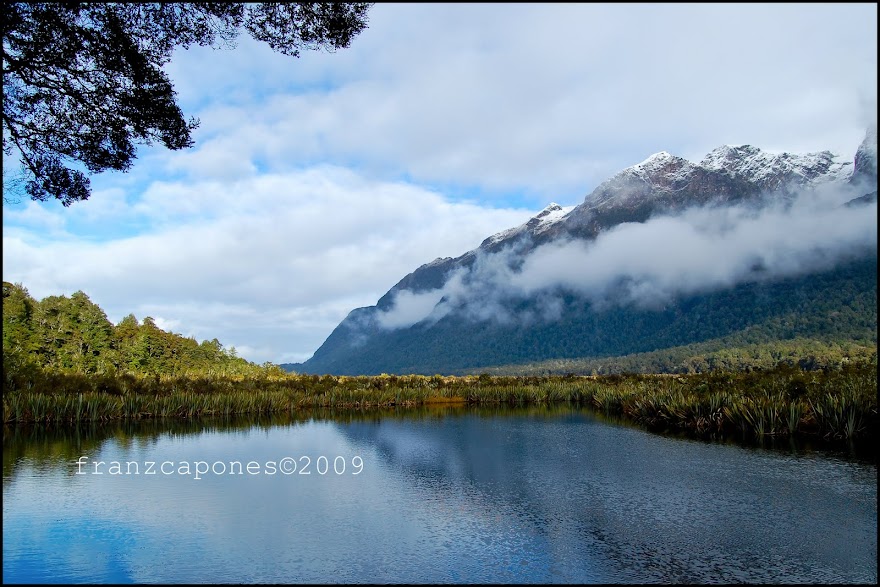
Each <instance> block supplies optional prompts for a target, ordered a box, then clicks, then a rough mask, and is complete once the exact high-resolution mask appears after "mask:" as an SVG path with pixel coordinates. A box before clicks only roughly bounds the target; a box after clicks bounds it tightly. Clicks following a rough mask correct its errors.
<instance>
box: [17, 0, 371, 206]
mask: <svg viewBox="0 0 880 587" xmlns="http://www.w3.org/2000/svg"><path fill="white" fill-rule="evenodd" d="M370 6H371V4H370V3H361V2H356V3H281V2H268V3H259V4H256V3H254V4H252V3H242V2H231V3H220V2H217V3H207V2H206V3H143V4H141V3H75V2H65V3H5V2H4V3H3V4H2V8H0V10H2V33H3V153H4V155H6V156H8V157H13V156H15V155H17V156H18V157H19V159H20V162H21V171H22V176H21V178H22V180H23V183H24V190H25V193H26V194H27V195H28V196H29V197H30V198H31V199H33V200H40V201H46V200H49V199H50V198H57V199H58V200H60V201H61V203H62V204H63V205H64V206H69V205H70V204H72V203H73V202H76V201H80V200H86V199H88V197H89V195H90V194H91V187H90V181H89V178H88V175H87V174H93V173H100V172H102V171H106V170H108V169H111V170H115V171H127V170H128V169H129V168H130V167H131V165H132V162H133V161H134V160H135V158H136V149H135V146H136V145H137V144H147V145H149V144H154V143H155V142H160V143H161V144H162V145H164V146H165V147H167V148H168V149H172V150H178V149H184V148H187V147H191V146H192V145H193V140H192V135H191V133H192V131H193V130H194V129H195V128H196V127H197V126H198V120H196V119H194V118H190V119H189V120H186V119H185V118H184V115H183V112H182V111H181V109H180V107H179V106H178V105H177V102H176V101H175V92H174V87H173V85H172V84H171V81H170V80H169V79H168V76H167V75H166V74H165V72H164V71H163V69H162V68H163V66H164V65H165V64H167V63H168V61H169V59H170V58H171V54H172V52H173V51H174V49H175V48H177V47H183V48H187V47H190V46H192V45H201V46H211V47H223V46H232V45H233V42H234V41H235V39H236V38H237V37H238V35H239V33H240V31H241V29H242V28H244V29H246V30H247V31H248V33H249V34H250V35H251V36H252V37H253V38H254V39H256V40H258V41H263V42H265V43H267V44H268V45H269V46H270V47H271V48H272V49H273V50H275V51H278V52H280V53H282V54H284V55H290V56H293V57H297V56H299V52H300V50H303V49H310V50H318V49H324V50H327V51H333V50H336V49H340V48H345V47H348V46H349V44H350V43H351V40H352V39H353V38H354V37H355V36H356V35H358V34H359V33H360V32H361V31H362V30H364V29H365V28H366V26H367V11H368V10H369V8H370ZM77 167H79V169H78V168H77ZM83 168H84V169H83ZM4 183H5V180H4ZM5 187H6V186H4V188H5ZM4 199H8V198H7V195H6V190H5V189H4Z"/></svg>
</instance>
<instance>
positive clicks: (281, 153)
mask: <svg viewBox="0 0 880 587" xmlns="http://www.w3.org/2000/svg"><path fill="white" fill-rule="evenodd" d="M876 54H877V25H876V6H872V5H847V6H837V5H834V6H832V5H811V6H800V5H715V6H711V5H697V6H694V5H690V6H675V5H654V6H652V5H639V6H631V5H623V6H611V5H596V4H586V5H577V4H575V5H546V4H544V5H518V6H509V7H505V9H503V10H500V9H498V8H497V7H493V6H489V5H461V4H459V5H429V6H424V5H382V4H379V5H377V6H375V7H374V8H373V10H372V12H371V18H370V27H369V28H368V29H367V30H366V31H365V32H364V33H362V34H361V35H360V36H359V37H357V38H356V39H355V40H354V42H353V43H352V46H351V47H349V48H348V49H346V50H344V51H340V52H338V53H336V54H333V55H324V54H312V53H308V54H304V55H303V57H302V58H300V59H299V60H292V59H287V58H284V57H283V56H280V55H276V54H273V53H272V52H271V51H270V50H268V48H266V47H261V46H259V45H257V44H256V43H254V42H252V41H250V40H249V39H242V41H241V43H240V47H239V49H237V50H236V51H235V52H231V53H230V52H211V51H209V50H201V51H196V50H191V51H189V52H187V53H186V54H181V56H180V58H179V60H178V61H177V62H176V63H175V64H174V71H175V72H176V77H175V79H176V80H178V84H179V85H180V86H181V87H183V88H184V94H189V93H192V94H193V95H198V96H201V95H203V94H202V93H200V92H196V90H195V88H193V87H192V84H193V83H197V84H198V88H201V89H203V88H204V87H206V86H211V87H214V88H218V89H219V90H220V91H219V95H222V96H225V95H226V94H227V92H231V91H232V90H233V89H234V88H235V87H237V86H238V85H239V84H240V83H241V80H254V83H257V82H259V83H260V84H262V85H260V86H257V87H260V88H262V89H263V90H264V92H263V93H254V94H253V96H251V99H249V100H247V101H236V100H234V99H227V100H224V101H222V103H221V104H220V105H213V106H211V107H209V108H206V109H205V110H203V111H201V112H200V115H201V117H202V122H203V129H202V130H201V131H200V132H201V133H203V134H202V135H200V136H202V140H201V142H200V144H199V147H198V148H197V150H196V151H194V152H192V153H189V154H187V155H186V156H184V157H183V158H181V159H179V160H177V163H176V165H180V164H185V165H187V166H189V169H191V171H193V172H194V173H211V174H214V173H218V172H222V173H232V174H247V173H250V171H251V170H250V168H249V167H248V165H247V164H246V161H239V162H238V163H235V162H232V161H229V162H228V164H227V162H226V160H227V158H231V157H232V156H231V155H230V154H231V153H245V154H249V155H250V156H251V157H252V158H260V159H264V160H265V162H266V163H267V164H269V165H270V166H272V167H273V168H287V167H288V166H291V165H293V166H297V165H302V164H309V163H312V162H315V161H331V162H334V163H337V164H346V165H347V164H349V163H352V162H354V163H357V164H358V165H363V166H365V167H366V168H369V169H371V170H373V171H375V172H376V173H379V174H389V173H390V174H406V175H407V176H408V177H411V178H412V179H413V180H415V181H419V182H429V183H434V184H437V183H443V184H450V185H468V186H478V187H480V188H482V189H484V190H487V191H488V192H494V193H496V194H498V197H503V195H504V193H505V192H506V191H508V190H520V191H525V192H527V193H528V194H529V195H530V196H531V197H532V198H533V201H534V202H535V205H536V206H540V205H542V204H545V203H546V202H547V201H549V200H551V199H553V200H557V201H560V200H561V201H563V203H577V202H578V201H579V199H580V198H582V197H583V195H585V194H586V193H587V191H589V189H590V188H591V187H593V186H595V185H596V184H597V183H598V182H600V181H602V180H603V179H605V178H606V177H607V176H609V175H611V174H613V173H614V172H616V171H618V170H619V169H621V168H623V167H625V166H628V165H630V164H633V163H636V162H638V161H641V160H642V159H644V158H645V157H646V156H647V155H649V154H651V153H653V152H656V151H660V150H668V151H670V152H675V153H680V154H681V155H683V156H686V157H688V158H696V159H697V160H698V159H699V158H700V157H702V155H704V154H705V153H706V152H708V151H709V150H711V149H712V148H714V147H717V146H719V145H721V144H743V143H751V144H755V145H757V146H760V147H762V148H766V149H769V150H777V151H782V150H789V151H794V152H806V151H813V150H821V149H831V150H834V151H837V152H839V153H841V154H843V155H845V156H851V155H852V154H853V153H854V151H855V147H856V146H857V145H858V142H859V140H860V139H861V135H862V133H863V132H864V128H865V126H866V125H865V121H864V120H863V118H864V116H863V112H864V107H863V104H864V103H874V104H876V82H877V61H876ZM244 56H248V59H245V58H244ZM255 62H259V63H261V67H260V68H254V65H253V64H254V63H255ZM206 63H211V64H214V65H213V67H206V65H205V64H206ZM227 67H231V68H232V71H230V72H229V74H228V75H227V76H226V77H225V79H223V80H219V79H216V76H214V74H213V73H212V72H213V71H215V70H219V69H221V68H223V69H224V70H225V68H227ZM205 76H212V77H210V79H209V80H205V79H203V78H204V77H205ZM285 84H286V85H285ZM216 102H220V100H219V99H216V98H215V99H214V100H213V102H212V103H216ZM242 159H243V160H245V159H246V157H242Z"/></svg>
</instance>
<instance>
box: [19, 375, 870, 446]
mask: <svg viewBox="0 0 880 587" xmlns="http://www.w3.org/2000/svg"><path fill="white" fill-rule="evenodd" d="M450 403H460V404H472V405H492V404H507V405H511V406H520V405H529V404H555V403H569V404H574V405H582V406H590V407H592V408H594V409H596V410H598V411H600V412H602V413H605V414H608V415H615V416H620V417H623V418H626V419H629V420H632V421H635V422H637V423H640V424H643V425H645V426H647V427H649V428H652V429H660V430H679V431H687V432H689V433H692V434H695V435H699V436H706V435H722V436H725V435H726V436H730V435H739V436H742V437H756V438H762V437H766V436H793V435H797V434H814V435H819V436H823V437H827V438H848V439H854V438H863V437H868V438H873V437H875V436H876V428H877V378H876V372H875V371H874V370H873V369H867V368H862V369H856V370H848V371H834V372H828V373H823V372H809V373H804V372H800V371H798V370H791V369H777V370H774V371H766V372H755V373H709V374H695V375H675V376H666V375H608V376H598V377H596V376H594V377H589V376H565V377H559V376H556V377H534V376H528V377H523V376H517V377H513V376H510V377H502V376H489V375H486V374H483V375H480V376H474V375H469V376H464V377H442V376H439V375H435V376H432V377H427V376H421V375H405V376H395V375H379V376H375V377H343V376H330V375H325V376H313V375H293V374H289V375H271V376H268V375H264V376H258V377H242V376H214V377H209V376H203V375H202V376H189V377H187V376H177V377H169V376H162V377H159V376H138V375H133V374H130V373H124V374H121V375H117V376H114V377H110V376H106V375H98V376H93V377H85V376H82V375H78V374H70V373H63V372H57V371H31V372H29V373H28V374H27V375H26V376H25V375H20V374H18V375H17V374H12V375H8V374H7V376H6V377H5V383H4V391H3V420H4V422H6V423H12V422H46V423H64V422H79V421H103V420H140V419H145V418H181V419H192V418H199V417H202V416H227V417H228V416H234V415H239V414H278V413H294V412H296V411H298V410H303V409H314V408H340V409H352V408H374V407H414V406H422V405H429V404H450Z"/></svg>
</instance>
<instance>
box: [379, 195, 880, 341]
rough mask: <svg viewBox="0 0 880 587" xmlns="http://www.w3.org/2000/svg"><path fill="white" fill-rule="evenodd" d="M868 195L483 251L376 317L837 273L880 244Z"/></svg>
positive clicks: (503, 318) (655, 301) (426, 316)
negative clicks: (861, 199)
mask: <svg viewBox="0 0 880 587" xmlns="http://www.w3.org/2000/svg"><path fill="white" fill-rule="evenodd" d="M860 193H861V192H855V191H854V190H852V189H851V188H849V187H848V186H843V187H842V186H839V185H838V186H836V187H835V188H834V189H827V190H825V191H822V192H809V193H805V194H802V195H801V196H800V197H798V198H797V199H795V200H794V201H792V202H788V203H785V204H782V203H779V204H776V205H772V206H768V207H764V208H761V209H754V208H748V207H744V206H731V207H724V208H713V207H707V208H691V209H688V210H685V211H684V212H682V213H680V214H676V215H669V216H658V217H654V218H651V219H649V220H648V221H647V222H644V223H623V224H620V225H618V226H616V227H614V228H612V229H611V230H608V231H606V232H604V233H602V234H600V235H599V237H598V238H597V239H596V240H594V241H583V240H565V241H558V242H553V243H549V244H545V245H542V246H539V247H537V248H535V249H533V250H531V251H529V252H527V253H526V254H525V256H524V257H523V255H522V251H523V245H522V244H520V245H519V246H513V247H510V248H507V249H505V250H503V251H501V252H498V253H495V254H485V253H482V252H479V253H478V257H477V260H476V262H475V263H474V264H473V265H472V266H471V267H470V268H468V269H464V268H463V269H460V270H458V271H455V272H453V273H452V274H451V275H449V276H448V278H447V281H446V283H445V284H444V285H443V287H442V288H438V289H435V290H431V291H428V292H422V293H413V292H410V291H400V292H399V293H398V294H397V297H396V298H395V300H394V304H393V306H392V308H391V309H390V310H389V311H385V312H381V313H379V314H378V315H377V317H376V318H377V323H378V324H379V326H381V327H383V328H386V329H394V328H402V327H408V326H411V325H413V324H416V323H418V322H421V321H422V320H427V321H429V322H433V321H437V320H439V319H441V318H442V317H444V316H446V315H447V314H449V313H450V312H455V313H457V314H458V315H461V316H464V317H466V318H468V319H471V320H476V321H478V320H495V321H497V322H500V323H511V322H513V321H520V322H530V321H535V320H544V321H552V320H555V319H558V318H559V316H560V315H561V311H562V298H561V294H562V293H564V292H568V293H574V294H577V295H579V296H582V297H584V298H585V299H587V300H589V301H590V302H591V303H592V304H593V305H594V307H595V308H596V309H601V308H604V307H608V306H609V305H614V304H619V305H635V306H638V307H642V308H649V309H659V308H662V307H664V305H665V304H667V303H668V302H670V301H671V300H673V299H674V298H675V297H677V296H680V295H686V294H694V293H700V292H706V291H712V290H717V289H723V288H728V287H732V286H734V285H736V284H738V283H742V282H746V281H758V280H766V279H771V278H776V277H786V276H795V275H800V274H804V273H808V272H812V271H817V270H824V269H829V268H831V267H833V266H834V265H835V264H838V263H840V262H842V261H845V260H846V259H849V258H853V257H854V256H856V255H859V254H863V253H864V252H866V251H868V250H870V249H874V250H876V248H877V203H876V201H874V202H872V203H867V204H863V205H858V206H846V205H844V204H845V203H846V202H847V201H849V200H851V199H852V198H855V197H856V196H858V195H860ZM523 299H530V300H532V301H533V302H534V303H532V304H529V305H528V307H529V309H528V310H525V311H522V312H514V311H512V310H511V309H510V308H511V306H512V303H515V302H516V301H518V300H523Z"/></svg>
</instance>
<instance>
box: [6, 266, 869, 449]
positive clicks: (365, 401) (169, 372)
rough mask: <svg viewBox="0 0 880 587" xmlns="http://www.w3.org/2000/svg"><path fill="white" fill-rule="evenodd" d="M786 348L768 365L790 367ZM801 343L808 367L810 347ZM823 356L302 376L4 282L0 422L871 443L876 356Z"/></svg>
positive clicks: (842, 350) (845, 349) (84, 300)
mask: <svg viewBox="0 0 880 587" xmlns="http://www.w3.org/2000/svg"><path fill="white" fill-rule="evenodd" d="M793 344H795V343H792V342H789V343H787V345H786V346H784V353H780V354H777V355H776V356H780V357H782V356H784V357H787V358H791V357H796V356H797V350H796V349H795V348H794V347H793V346H792V345H793ZM804 345H805V346H804V351H805V352H810V353H813V355H815V351H816V348H815V343H813V344H812V346H811V344H808V343H804ZM823 348H824V354H823V359H822V361H820V362H819V363H821V365H820V364H819V363H816V362H812V363H809V365H811V366H813V367H814V368H812V369H804V368H802V367H803V366H804V364H805V363H804V362H801V361H796V360H785V361H780V362H779V363H778V364H777V365H775V366H773V367H772V368H766V367H765V366H764V364H763V363H764V361H763V360H762V361H759V362H760V363H762V364H761V365H753V366H751V367H750V366H749V362H748V353H746V354H744V355H743V358H742V361H730V362H726V363H724V365H726V366H729V365H732V364H736V365H738V366H744V368H742V369H738V370H729V369H723V368H722V369H710V370H707V371H704V372H696V373H693V372H692V373H680V374H637V373H635V372H630V373H629V374H610V375H593V376H576V375H572V374H568V375H546V374H544V375H523V374H522V373H520V374H506V375H490V374H489V373H482V374H471V375H460V376H441V375H433V376H426V375H387V374H383V375H378V376H334V375H303V374H296V373H288V372H286V371H284V370H283V369H281V368H280V367H279V366H278V365H274V364H272V363H264V364H262V365H257V364H255V363H251V362H249V361H247V360H245V359H243V358H241V357H238V356H236V353H235V350H234V349H225V348H224V347H223V345H222V344H221V343H220V342H219V341H217V340H216V339H215V340H212V341H203V342H201V343H199V342H197V341H196V340H195V339H193V338H187V337H183V336H181V335H179V334H174V333H170V332H165V331H163V330H162V329H161V328H159V327H158V326H157V325H156V324H155V322H154V321H153V320H152V319H150V318H144V319H143V320H142V321H141V322H138V320H137V319H136V318H135V317H134V316H132V315H129V316H127V317H125V318H124V319H122V320H121V321H120V322H119V324H116V325H114V324H112V323H111V322H110V321H109V320H108V318H107V316H106V314H105V313H104V311H103V310H102V309H101V308H100V307H99V306H97V305H96V304H94V303H93V302H91V300H89V298H88V296H87V295H86V294H85V293H83V292H76V293H74V294H73V295H71V296H70V297H69V298H68V297H66V296H50V297H47V298H45V299H43V300H41V301H36V300H34V299H33V298H32V297H31V296H30V295H29V293H28V292H27V290H26V289H25V288H24V287H23V286H22V285H20V284H11V283H7V282H4V283H3V421H4V423H7V424H11V423H26V422H43V423H47V424H52V425H67V424H68V423H73V422H79V421H104V420H117V419H120V420H135V419H144V418H162V417H166V418H167V417H175V418H196V417H201V416H231V415H234V414H272V413H282V412H287V413H292V412H296V411H299V410H304V409H311V408H319V407H333V408H349V409H364V408H372V407H379V406H419V405H431V404H486V405H491V404H512V405H523V404H538V403H562V402H567V403H570V404H574V405H585V406H590V407H592V408H594V409H596V410H599V411H602V412H603V413H606V414H613V415H617V416H621V417H624V418H626V419H629V420H632V421H634V422H637V423H640V424H642V425H644V426H647V427H650V428H652V429H657V430H669V431H684V432H687V433H691V434H693V435H696V436H703V437H705V436H720V437H727V436H729V437H743V438H746V437H766V436H794V435H815V436H818V437H823V438H829V439H850V440H852V439H862V440H868V441H873V440H875V439H876V430H877V353H876V347H875V348H873V349H870V348H868V347H861V346H860V347H859V353H857V354H854V355H853V354H852V350H853V349H852V348H851V347H849V346H847V345H835V344H833V343H828V344H826V345H823ZM729 352H730V353H733V354H736V350H735V349H732V350H730V351H729ZM837 353H839V356H837ZM633 365H636V364H635V363H634V364H633ZM544 366H546V365H542V367H544ZM555 366H556V367H559V366H561V365H555ZM816 366H818V367H821V368H815V367H816ZM534 367H535V366H534V365H532V366H530V368H529V370H532V372H534ZM630 367H633V366H632V365H630ZM637 370H639V368H638V365H636V366H635V367H633V371H637ZM556 372H557V373H558V371H556Z"/></svg>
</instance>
